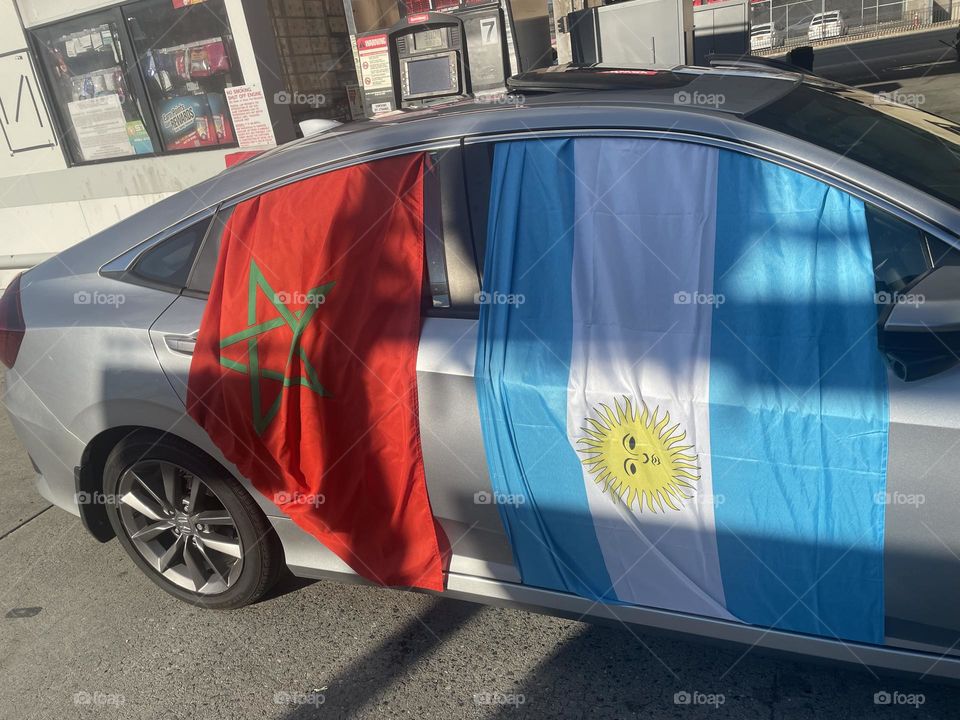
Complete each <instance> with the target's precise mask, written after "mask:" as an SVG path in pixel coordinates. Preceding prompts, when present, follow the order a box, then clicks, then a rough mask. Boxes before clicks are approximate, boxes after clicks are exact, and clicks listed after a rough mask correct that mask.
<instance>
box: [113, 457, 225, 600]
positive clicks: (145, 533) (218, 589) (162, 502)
mask: <svg viewBox="0 0 960 720" xmlns="http://www.w3.org/2000/svg"><path fill="white" fill-rule="evenodd" d="M117 497H118V510H119V515H120V521H121V524H122V526H123V530H124V532H125V533H126V535H127V537H128V538H129V539H130V541H131V543H132V544H133V546H134V547H135V548H136V550H137V552H138V553H140V555H141V556H142V557H143V559H144V560H146V561H147V563H148V564H149V565H150V566H151V567H152V568H153V569H154V570H156V571H157V572H158V573H159V574H160V575H162V576H163V577H164V578H166V579H167V580H169V581H170V582H172V583H174V584H175V585H177V586H179V587H181V588H184V589H186V590H190V591H193V592H196V593H197V594H199V595H217V594H219V593H222V592H225V591H226V590H227V589H228V588H230V587H231V586H232V585H233V583H234V582H235V581H236V579H237V578H238V577H239V576H240V572H241V570H242V568H243V543H242V542H241V540H240V534H239V533H238V532H237V525H236V521H235V520H234V518H233V517H232V516H231V515H230V513H229V512H228V511H227V509H226V506H225V505H224V503H223V502H222V500H221V499H220V498H219V497H218V496H217V494H216V493H215V492H214V491H213V490H212V489H211V488H210V486H209V485H207V484H206V483H205V482H204V481H203V479H202V478H200V477H198V476H197V475H194V474H193V473H191V472H189V471H188V470H186V469H185V468H182V467H180V466H179V465H177V464H175V463H172V462H167V461H162V460H141V461H140V462H137V463H135V464H134V465H132V466H131V467H130V468H128V469H127V470H126V471H125V472H124V473H123V474H122V475H121V476H120V483H119V486H118V488H117Z"/></svg>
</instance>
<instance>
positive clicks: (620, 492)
mask: <svg viewBox="0 0 960 720" xmlns="http://www.w3.org/2000/svg"><path fill="white" fill-rule="evenodd" d="M614 408H615V410H613V409H611V408H609V407H608V406H607V405H604V404H603V403H601V404H600V408H594V409H593V414H594V415H596V417H595V418H594V417H588V418H586V419H585V423H586V425H585V427H583V428H581V430H583V432H584V433H586V435H585V436H583V437H581V438H579V439H578V440H577V445H578V446H579V447H578V448H577V452H579V453H581V454H582V455H583V456H584V457H583V460H582V462H583V464H584V465H585V466H586V467H587V470H588V472H590V473H591V474H593V475H594V480H595V481H596V482H597V483H603V489H604V491H605V492H608V493H610V496H611V497H612V498H613V499H614V500H615V501H617V502H621V501H622V502H624V503H626V505H627V507H628V508H632V507H633V506H634V504H636V506H637V509H638V510H640V511H641V512H643V509H644V507H646V508H647V509H648V510H650V511H651V512H654V513H656V512H666V510H667V508H670V509H671V510H679V509H680V508H681V507H682V506H683V504H684V502H685V501H686V500H689V499H690V498H692V497H693V492H694V490H695V489H696V488H695V486H694V485H693V483H695V482H697V481H698V480H699V479H700V468H699V467H697V457H696V455H695V454H689V453H688V452H687V451H688V450H691V449H693V445H683V441H684V440H686V438H687V433H686V431H684V430H682V429H681V428H680V424H679V423H677V424H675V425H673V427H670V413H668V412H664V413H663V415H662V416H661V417H659V418H658V414H659V411H660V408H659V407H657V408H655V409H654V411H653V412H652V413H651V412H650V410H649V408H648V407H647V405H646V403H643V411H642V412H641V413H640V414H639V415H638V414H637V410H636V409H635V408H634V407H633V403H632V402H631V401H630V398H628V397H624V398H623V406H622V407H621V404H620V402H619V401H618V400H615V401H614Z"/></svg>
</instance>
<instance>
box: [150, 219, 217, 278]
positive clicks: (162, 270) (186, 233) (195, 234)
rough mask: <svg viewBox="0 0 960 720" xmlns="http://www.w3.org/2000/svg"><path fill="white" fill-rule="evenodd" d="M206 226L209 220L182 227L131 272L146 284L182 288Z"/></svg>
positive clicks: (151, 250) (156, 247)
mask: <svg viewBox="0 0 960 720" xmlns="http://www.w3.org/2000/svg"><path fill="white" fill-rule="evenodd" d="M208 227H210V218H209V217H206V218H204V219H203V220H201V221H200V222H197V223H194V224H193V225H190V226H189V227H186V228H184V229H183V230H181V231H179V232H178V233H176V234H174V235H172V236H170V237H169V238H167V239H165V240H163V241H162V242H160V243H159V244H158V245H157V246H155V247H153V248H151V249H150V250H148V251H147V252H146V253H144V254H143V255H142V256H141V257H140V259H139V260H137V262H136V264H135V265H134V266H133V268H132V269H131V274H132V275H134V276H135V277H137V278H139V279H141V280H146V281H147V282H149V283H156V284H158V285H166V286H169V287H171V288H175V289H182V288H183V287H185V286H186V284H187V278H188V277H189V275H190V269H191V268H192V267H193V261H194V259H195V258H196V256H197V252H198V250H199V249H200V243H201V242H202V241H203V238H204V235H206V232H207V228H208Z"/></svg>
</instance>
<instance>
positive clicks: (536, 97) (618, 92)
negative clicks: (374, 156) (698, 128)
mask: <svg viewBox="0 0 960 720" xmlns="http://www.w3.org/2000/svg"><path fill="white" fill-rule="evenodd" d="M784 68H786V64H783V67H780V68H778V67H773V66H764V62H763V59H754V62H750V61H745V62H743V63H741V64H739V65H738V66H736V67H734V66H732V65H731V66H724V67H699V66H692V65H681V66H676V67H669V68H663V67H660V68H657V67H649V66H645V67H623V66H616V67H613V66H605V65H602V64H597V65H591V66H574V65H560V66H556V65H555V66H551V67H548V68H541V69H539V70H534V71H531V72H528V73H523V74H521V75H517V76H514V77H512V78H510V80H509V81H508V84H509V89H510V91H511V92H510V95H509V96H508V97H507V98H506V99H504V98H502V97H492V98H473V99H469V100H459V101H456V102H451V103H449V104H441V105H434V106H432V107H431V108H428V109H415V110H397V111H394V112H392V113H387V114H384V115H379V116H377V117H375V118H373V119H370V120H359V121H354V122H350V123H345V124H343V125H339V126H337V127H335V128H333V129H332V130H331V131H328V132H324V133H318V134H316V135H311V136H309V137H306V138H301V139H300V140H296V141H293V142H291V143H287V144H285V145H282V146H279V147H277V148H275V149H272V150H270V151H269V152H267V153H264V154H263V155H261V156H259V157H258V158H251V160H249V161H247V162H256V161H257V160H258V159H266V158H270V157H273V156H276V155H279V154H282V153H286V152H290V151H295V150H297V149H302V148H305V147H309V146H310V145H311V144H313V143H318V142H323V141H326V140H328V139H331V138H342V137H344V136H345V135H348V134H350V133H355V132H362V131H366V130H371V129H373V128H377V127H384V126H396V125H401V124H404V123H409V122H418V121H422V120H424V119H428V118H439V117H444V116H448V115H466V114H469V113H477V112H503V111H509V110H513V109H516V108H518V107H538V106H544V105H550V106H563V105H567V106H574V105H576V106H583V105H590V104H600V105H605V106H611V105H612V106H621V107H630V106H642V105H647V106H651V105H665V104H666V105H670V106H671V107H677V105H678V104H677V101H676V97H675V96H676V95H677V93H679V92H681V91H684V90H686V91H687V92H690V93H692V92H694V91H696V92H699V93H703V94H706V95H710V94H714V95H716V94H722V95H723V99H724V102H723V104H722V107H718V108H715V110H716V111H717V112H723V113H727V114H731V115H738V116H742V115H746V114H748V113H750V112H752V111H754V110H756V109H757V108H759V107H761V106H763V105H766V104H768V103H769V102H771V101H773V100H775V99H777V98H778V97H781V96H783V95H785V94H786V93H788V92H790V90H792V89H793V88H794V87H795V86H796V85H797V84H798V83H800V82H802V80H803V77H804V76H803V73H802V70H800V69H799V68H797V69H796V72H792V71H789V70H786V69H784ZM691 110H692V111H694V112H696V111H697V110H698V108H695V107H693V108H691Z"/></svg>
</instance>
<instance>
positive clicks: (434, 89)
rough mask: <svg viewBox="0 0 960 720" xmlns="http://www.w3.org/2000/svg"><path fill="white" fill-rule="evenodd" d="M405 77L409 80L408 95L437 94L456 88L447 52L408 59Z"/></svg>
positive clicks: (452, 90)
mask: <svg viewBox="0 0 960 720" xmlns="http://www.w3.org/2000/svg"><path fill="white" fill-rule="evenodd" d="M407 78H408V82H409V85H408V88H409V89H408V90H407V94H408V95H410V96H415V95H426V94H428V93H429V94H434V93H436V94H438V95H439V94H442V93H445V92H454V91H456V90H457V89H458V88H457V82H456V78H455V77H454V76H453V73H452V72H451V67H450V57H449V55H448V54H444V55H441V56H440V57H431V58H424V59H423V60H414V59H411V60H408V61H407Z"/></svg>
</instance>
